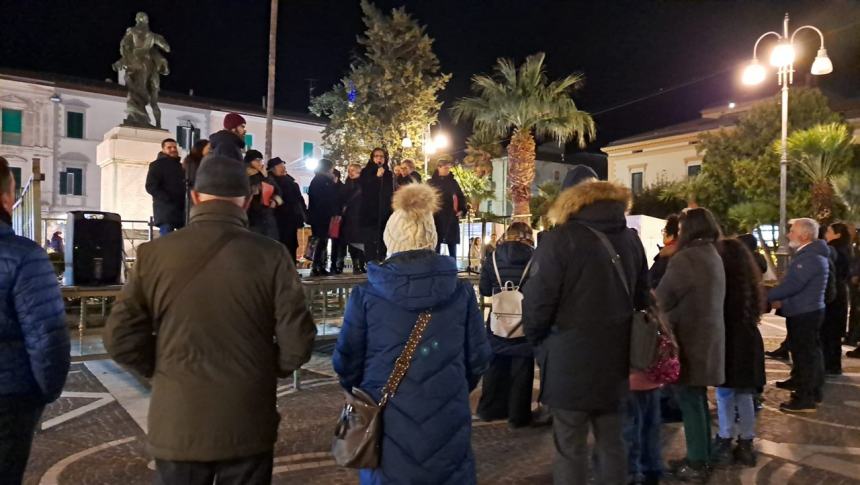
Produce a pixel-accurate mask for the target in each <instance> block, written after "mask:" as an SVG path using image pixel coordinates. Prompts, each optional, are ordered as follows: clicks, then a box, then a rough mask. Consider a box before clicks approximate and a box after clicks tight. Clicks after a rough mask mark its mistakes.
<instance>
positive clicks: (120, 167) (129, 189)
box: [96, 126, 170, 221]
mask: <svg viewBox="0 0 860 485" xmlns="http://www.w3.org/2000/svg"><path fill="white" fill-rule="evenodd" d="M165 138H170V132H168V131H167V130H160V129H155V128H133V127H130V126H117V127H115V128H111V130H110V131H108V132H107V133H105V137H104V141H102V142H101V143H99V145H98V148H97V150H96V157H97V161H98V164H99V167H100V168H101V210H102V211H104V212H114V213H117V214H119V215H120V216H122V218H123V220H134V221H149V218H150V217H152V197H151V196H150V195H149V194H148V193H146V173H147V171H148V170H149V164H150V163H151V162H152V161H153V160H155V158H156V157H157V156H158V153H159V152H160V151H161V141H162V140H164V139H165Z"/></svg>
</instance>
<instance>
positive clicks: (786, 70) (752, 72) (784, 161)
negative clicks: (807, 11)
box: [741, 14, 833, 273]
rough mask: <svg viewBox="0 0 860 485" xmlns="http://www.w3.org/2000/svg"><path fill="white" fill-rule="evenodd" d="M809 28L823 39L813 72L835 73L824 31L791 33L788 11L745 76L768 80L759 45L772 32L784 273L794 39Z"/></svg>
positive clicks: (780, 262) (744, 78) (749, 80)
mask: <svg viewBox="0 0 860 485" xmlns="http://www.w3.org/2000/svg"><path fill="white" fill-rule="evenodd" d="M806 29H808V30H814V31H815V32H816V33H817V34H818V37H819V38H820V40H821V46H820V47H819V49H818V54H817V55H816V57H815V61H814V62H813V63H812V69H811V72H812V74H813V75H815V76H821V75H823V74H830V73H831V72H833V63H832V62H830V58H829V57H827V50H826V49H825V48H824V34H823V33H821V30H819V29H818V28H817V27H814V26H812V25H804V26H802V27H799V28H798V29H797V30H795V31H794V32H793V33H792V34H791V35H789V33H788V31H789V30H788V14H785V19H784V20H783V22H782V35H780V34H779V33H777V32H774V31H770V32H766V33H764V34H762V35H761V36H760V37H759V38H758V40H756V42H755V46H754V47H753V58H752V61H751V62H750V64H749V65H748V66H747V67H746V69H744V72H743V76H742V78H741V79H742V81H743V83H744V84H747V85H754V84H759V83H761V82H762V81H764V79H765V77H766V72H765V68H764V66H762V65H761V64H760V63H759V61H758V45H759V43H760V42H761V41H762V40H763V39H764V38H765V37H768V36H770V35H772V36H774V37H776V38H777V40H778V41H779V43H778V44H777V45H776V46H775V47H774V48H773V51H771V55H770V64H771V65H772V66H774V67H776V68H777V69H778V71H777V82H778V83H779V85H780V86H782V134H781V140H782V143H781V149H782V155H781V158H780V161H779V248H778V249H777V252H776V255H777V267H778V269H779V271H780V273H782V272H784V271H785V268H786V263H787V262H788V238H787V235H786V232H785V229H786V226H787V214H786V213H787V210H786V197H787V194H786V192H787V189H788V146H787V143H786V140H787V138H788V87H789V85H791V84H792V83H793V82H794V60H795V57H796V50H795V48H794V38H795V37H796V36H797V34H798V33H799V32H800V31H801V30H806Z"/></svg>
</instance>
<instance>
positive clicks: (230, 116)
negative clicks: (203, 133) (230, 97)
mask: <svg viewBox="0 0 860 485" xmlns="http://www.w3.org/2000/svg"><path fill="white" fill-rule="evenodd" d="M244 124H247V122H246V121H245V118H243V117H242V115H240V114H239V113H227V116H225V117H224V129H225V130H233V129H235V128H236V127H237V126H239V125H244Z"/></svg>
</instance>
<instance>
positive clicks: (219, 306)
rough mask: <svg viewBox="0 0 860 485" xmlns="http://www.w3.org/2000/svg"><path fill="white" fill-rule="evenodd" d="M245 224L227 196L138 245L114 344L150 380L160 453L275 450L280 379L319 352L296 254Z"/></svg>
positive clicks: (109, 339) (152, 428)
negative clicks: (187, 221)
mask: <svg viewBox="0 0 860 485" xmlns="http://www.w3.org/2000/svg"><path fill="white" fill-rule="evenodd" d="M247 225H248V220H247V217H246V216H245V212H244V211H243V210H242V209H241V208H239V207H237V206H235V205H233V204H230V203H228V202H223V201H211V202H205V203H203V204H200V205H198V206H196V207H194V208H193V209H192V211H191V222H190V224H189V226H188V227H186V228H185V229H182V230H180V231H177V232H174V233H172V234H169V235H167V236H165V237H162V238H159V239H157V240H156V241H153V242H151V243H148V244H144V245H142V246H141V247H140V248H138V251H137V262H136V264H135V269H134V271H133V272H132V273H131V275H130V276H129V279H128V282H127V283H126V284H125V287H123V290H122V292H121V293H120V296H119V298H118V299H117V303H116V305H115V306H114V309H113V312H112V313H111V316H110V318H109V319H108V322H107V327H106V329H105V333H104V343H105V347H106V348H107V350H108V352H110V354H111V356H112V357H113V358H114V359H115V360H116V361H117V362H119V363H120V364H122V365H124V366H126V367H129V368H131V369H132V370H134V371H136V372H138V373H140V374H142V375H143V376H145V377H151V378H152V399H151V401H150V406H149V433H148V434H149V436H148V438H149V448H150V452H151V453H152V455H153V456H154V457H155V458H159V459H163V460H173V461H217V460H226V459H231V458H239V457H245V456H250V455H254V454H258V453H263V452H267V451H269V450H271V449H272V448H273V446H274V443H275V440H276V439H277V428H278V422H279V419H280V417H279V415H278V410H277V408H276V388H277V377H278V376H281V377H283V376H286V375H287V374H288V373H290V372H291V371H293V370H295V369H297V368H299V367H300V366H301V365H302V364H303V363H305V362H307V361H308V359H309V358H310V355H311V348H312V345H313V341H314V337H315V336H316V327H315V325H314V322H313V319H312V317H311V315H310V313H309V311H308V309H307V305H306V302H305V296H304V292H303V291H302V287H301V282H300V280H299V277H298V275H297V273H296V270H295V266H294V263H293V261H292V257H291V256H290V255H289V253H288V251H287V249H286V247H285V246H283V245H281V244H280V243H278V242H277V241H273V240H271V239H268V238H266V237H264V236H260V235H257V234H254V233H252V232H250V231H248V229H247ZM225 233H229V238H228V239H226V245H225V246H223V247H222V249H220V250H218V251H217V253H213V250H212V248H213V247H214V245H215V244H216V242H217V241H218V240H219V239H220V238H221V236H222V234H225ZM207 255H208V256H207ZM201 258H208V259H209V261H207V262H206V263H205V265H202V264H201V263H202V260H201ZM188 274H193V277H192V278H191V279H190V280H187V279H186V276H185V275H188ZM183 280H185V281H188V283H187V284H185V285H184V289H182V288H180V286H183Z"/></svg>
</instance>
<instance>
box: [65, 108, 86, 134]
mask: <svg viewBox="0 0 860 485" xmlns="http://www.w3.org/2000/svg"><path fill="white" fill-rule="evenodd" d="M66 137H68V138H79V139H83V137H84V114H83V113H75V112H74V111H67V112H66Z"/></svg>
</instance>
